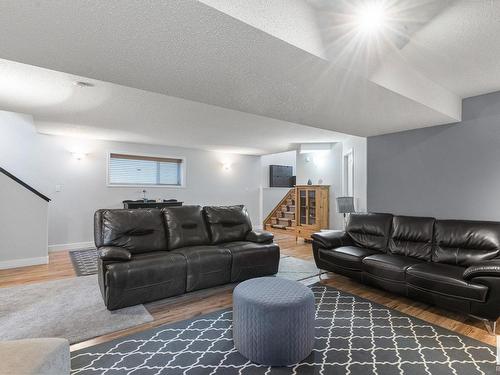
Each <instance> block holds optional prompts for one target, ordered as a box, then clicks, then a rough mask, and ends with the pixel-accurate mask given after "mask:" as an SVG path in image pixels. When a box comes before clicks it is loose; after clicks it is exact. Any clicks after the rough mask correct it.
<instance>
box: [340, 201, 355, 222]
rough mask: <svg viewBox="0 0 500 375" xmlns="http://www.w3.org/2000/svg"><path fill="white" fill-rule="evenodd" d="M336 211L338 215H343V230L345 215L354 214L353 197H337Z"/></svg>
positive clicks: (345, 220)
mask: <svg viewBox="0 0 500 375" xmlns="http://www.w3.org/2000/svg"><path fill="white" fill-rule="evenodd" d="M337 211H338V213H339V214H344V228H345V227H346V226H347V215H348V214H351V213H353V212H355V210H354V197H338V198H337Z"/></svg>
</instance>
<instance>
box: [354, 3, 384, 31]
mask: <svg viewBox="0 0 500 375" xmlns="http://www.w3.org/2000/svg"><path fill="white" fill-rule="evenodd" d="M356 22H357V24H358V27H359V28H360V29H361V30H362V31H364V32H366V33H374V32H377V31H379V30H381V29H382V28H384V26H386V22H387V14H386V10H385V8H384V5H383V3H382V2H381V1H370V2H367V3H364V4H362V5H360V6H359V8H358V9H357V11H356Z"/></svg>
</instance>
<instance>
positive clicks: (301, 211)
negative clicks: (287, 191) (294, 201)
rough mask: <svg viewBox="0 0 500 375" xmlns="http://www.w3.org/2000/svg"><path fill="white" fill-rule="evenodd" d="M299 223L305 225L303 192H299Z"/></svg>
mask: <svg viewBox="0 0 500 375" xmlns="http://www.w3.org/2000/svg"><path fill="white" fill-rule="evenodd" d="M299 223H300V225H305V224H307V195H306V191H305V190H299Z"/></svg>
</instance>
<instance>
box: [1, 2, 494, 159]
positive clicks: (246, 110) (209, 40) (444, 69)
mask: <svg viewBox="0 0 500 375" xmlns="http://www.w3.org/2000/svg"><path fill="white" fill-rule="evenodd" d="M318 2H319V1H312V0H311V1H308V2H307V1H303V0H273V1H272V2H271V1H265V0H248V1H243V0H234V1H229V0H227V1H224V0H203V1H194V0H169V1H161V2H142V1H120V0H107V1H98V0H86V1H83V0H74V1H67V0H53V1H50V2H49V1H46V2H44V1H41V2H40V1H28V0H3V1H1V2H0V58H2V59H6V60H12V61H17V62H22V63H25V64H30V65H34V66H37V67H43V68H48V69H51V70H55V71H60V72H66V73H70V74H73V75H76V76H81V77H89V78H91V79H94V80H100V81H106V82H109V83H104V82H99V81H96V83H97V85H96V87H95V88H93V89H88V90H87V91H86V92H85V94H83V93H82V92H77V93H75V90H74V87H72V90H69V92H70V93H69V94H68V95H69V96H67V97H65V94H64V92H65V91H64V89H62V88H61V87H66V86H67V84H68V80H69V79H77V77H73V76H68V75H57V74H56V73H54V74H53V75H51V74H49V73H47V71H45V70H40V71H38V73H40V72H42V73H40V74H41V75H42V76H45V77H50V78H48V79H49V80H56V82H58V83H57V84H56V86H58V87H60V88H61V89H60V91H58V90H54V91H52V92H51V94H50V95H48V97H51V96H52V95H53V96H54V98H56V97H58V96H60V97H64V99H62V100H61V99H60V98H59V99H57V100H59V102H58V101H57V100H56V99H54V101H53V102H52V103H50V104H39V105H34V104H33V102H32V101H30V100H34V101H35V102H36V100H39V101H40V100H41V101H42V102H43V100H42V99H41V98H38V99H37V98H34V97H33V96H36V94H33V93H43V92H44V91H43V87H45V86H43V79H42V83H40V82H39V81H36V80H35V81H33V82H32V84H30V82H29V81H28V82H26V78H27V77H29V74H27V75H24V81H23V79H22V78H23V77H21V78H20V80H21V81H22V82H20V81H18V83H17V85H16V84H13V86H14V87H19V86H21V87H23V85H24V86H27V87H30V86H31V88H32V92H33V93H31V94H29V93H24V94H23V93H19V92H18V93H16V92H15V90H14V89H13V87H10V91H9V90H5V87H4V92H2V86H0V108H1V109H5V110H21V111H24V112H28V113H31V114H33V115H34V117H35V121H36V123H37V126H38V128H39V129H40V130H41V131H44V132H51V133H57V134H60V133H65V132H66V133H67V132H76V133H78V132H80V133H85V134H86V135H87V136H89V137H90V136H96V137H101V138H106V139H115V138H116V139H117V140H123V139H127V140H128V139H132V140H136V141H145V142H154V143H161V144H179V145H189V146H191V147H202V148H221V149H229V148H231V147H233V148H235V149H240V150H247V153H263V152H268V151H276V150H278V149H286V148H289V147H290V144H291V143H293V142H307V141H310V142H314V141H318V140H324V141H331V140H336V139H333V138H338V137H339V134H338V133H330V132H328V131H325V130H331V131H336V132H343V133H348V134H354V135H360V136H370V135H376V134H383V133H389V132H394V131H401V130H405V129H411V128H418V127H424V126H433V125H438V124H443V123H450V122H456V121H457V120H460V102H461V97H464V96H465V95H467V94H470V93H472V94H475V93H480V92H486V91H494V90H498V89H500V82H498V83H497V82H495V79H492V80H489V81H488V80H487V79H486V77H487V76H488V73H489V72H491V73H497V70H498V69H499V68H498V64H495V63H496V62H497V61H499V57H500V53H499V52H498V50H499V48H500V47H499V45H500V43H496V44H494V43H493V42H494V41H495V39H498V38H497V37H496V35H498V34H496V35H495V36H491V35H490V34H489V33H491V32H496V31H498V30H497V28H498V15H499V14H500V9H498V8H499V7H498V3H499V2H495V1H490V0H485V1H457V2H454V1H444V2H443V1H442V0H439V1H438V0H418V1H416V3H418V6H416V5H413V8H411V7H410V9H408V4H409V1H408V0H405V1H402V0H399V1H398V0H391V1H390V3H391V4H392V5H391V6H393V7H395V8H397V6H401V7H403V6H404V8H403V10H404V12H402V14H404V16H405V18H406V20H403V21H402V22H404V23H405V25H409V29H410V31H411V32H410V31H409V32H408V34H409V35H407V36H405V38H403V39H401V38H399V39H397V41H396V42H395V44H396V45H397V46H398V47H401V46H404V47H403V49H402V50H401V51H400V50H399V49H397V48H395V47H393V48H392V49H391V48H387V46H386V45H387V44H388V42H387V41H384V42H383V43H379V44H380V45H381V47H382V48H381V50H380V51H378V52H379V53H378V54H377V53H374V54H369V53H368V54H367V53H365V52H367V51H368V52H370V51H369V50H370V48H367V46H366V45H365V46H361V47H364V50H363V48H361V49H362V51H361V52H363V54H360V53H359V52H360V51H359V48H352V44H353V43H352V41H350V40H346V39H345V34H344V35H342V37H339V38H338V39H337V40H335V41H333V42H332V40H331V33H329V30H328V29H327V26H328V20H329V19H330V17H331V22H332V28H335V27H338V26H339V25H338V24H336V22H338V21H337V19H338V18H337V17H336V16H338V14H332V11H331V9H324V7H323V8H322V6H321V4H319V5H318ZM344 3H349V2H345V1H344ZM351 3H352V2H351ZM443 4H445V5H443ZM412 9H413V10H412ZM412 12H413V13H415V15H418V18H419V19H418V20H411V21H409V20H408V17H409V16H408V14H410V15H411V14H412ZM486 13H488V14H489V15H488V21H487V22H484V23H482V21H481V20H482V17H484V16H485V14H486ZM471 14H472V20H474V21H471V17H470V15H471ZM495 21H496V22H495ZM325 25H326V26H325ZM457 28H458V32H457ZM478 29H481V30H478ZM334 34H335V33H334ZM410 34H411V35H410ZM454 35H455V36H454ZM388 39H391V38H388ZM393 39H394V38H393ZM358 42H359V41H358ZM364 42H366V41H364ZM378 42H380V41H378ZM390 42H391V40H389V44H390ZM464 42H466V43H467V45H469V46H470V48H471V49H472V50H473V52H474V53H475V54H476V56H480V57H481V58H480V59H476V61H474V56H472V54H471V53H470V52H469V50H467V49H460V44H461V43H464ZM342 43H345V48H344V45H343V44H342ZM384 44H385V45H384ZM332 46H333V47H334V48H332ZM358 47H359V43H358ZM372 49H373V48H372ZM448 55H450V56H452V59H453V60H455V61H457V60H459V61H460V62H459V63H457V64H455V65H454V66H453V68H449V67H448V66H445V65H447V64H444V63H443V61H444V60H443V59H442V58H441V59H440V56H441V57H442V56H448ZM339 57H341V58H339ZM447 61H448V60H447ZM472 61H474V62H475V66H474V67H473V68H471V63H472ZM360 62H361V64H360ZM2 64H3V66H4V67H5V68H4V72H8V71H9V69H10V70H12V69H14V70H15V69H21V70H23V69H24V70H29V67H23V68H20V67H19V65H16V64H13V63H10V62H9V61H3V62H2ZM0 67H1V65H0ZM367 67H368V68H367ZM32 69H33V71H32V73H33V74H35V75H36V74H38V73H37V68H32ZM1 72H2V71H1V70H0V79H4V78H5V77H6V76H5V75H4V76H2V75H1V74H2V73H1ZM4 74H5V73H4ZM498 76H500V75H498V74H497V76H496V77H498ZM456 81H460V83H459V84H458V83H455V84H453V83H454V82H456ZM35 82H37V84H39V85H41V86H36V85H35ZM52 83H54V82H49V83H47V84H48V85H49V86H50V84H52ZM124 86H127V87H124ZM138 89H139V90H138ZM143 90H144V91H143ZM28 91H29V90H28ZM82 91H83V90H82ZM9 92H10V94H11V95H10V96H9V95H7V94H6V93H9ZM176 97H177V98H184V99H187V100H188V101H186V100H180V99H177V98H176ZM49 101H50V100H49ZM201 103H205V104H201ZM206 104H209V105H208V106H207V105H206ZM256 115H257V116H256ZM298 124H301V125H298ZM303 125H307V126H303ZM311 127H313V128H311ZM314 128H319V129H314ZM74 129H79V130H77V131H75V130H74ZM321 129H324V130H321ZM284 134H285V135H284ZM292 135H293V136H292ZM318 138H319V139H318ZM327 138H328V139H327Z"/></svg>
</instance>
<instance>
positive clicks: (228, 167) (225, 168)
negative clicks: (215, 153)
mask: <svg viewBox="0 0 500 375" xmlns="http://www.w3.org/2000/svg"><path fill="white" fill-rule="evenodd" d="M222 170H223V171H226V172H227V171H230V170H231V163H222Z"/></svg>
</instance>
